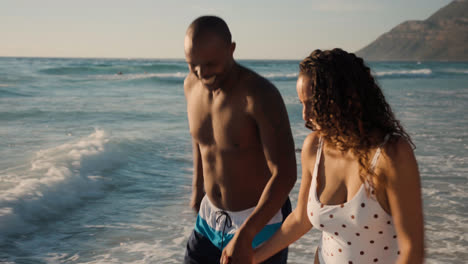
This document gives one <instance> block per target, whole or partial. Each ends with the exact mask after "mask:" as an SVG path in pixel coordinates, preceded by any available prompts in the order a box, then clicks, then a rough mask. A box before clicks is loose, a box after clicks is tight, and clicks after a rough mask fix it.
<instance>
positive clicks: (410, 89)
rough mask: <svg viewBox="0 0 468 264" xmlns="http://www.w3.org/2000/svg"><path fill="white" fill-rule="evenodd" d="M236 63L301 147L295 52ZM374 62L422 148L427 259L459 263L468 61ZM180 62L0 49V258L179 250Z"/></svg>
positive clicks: (300, 251) (464, 214)
mask: <svg viewBox="0 0 468 264" xmlns="http://www.w3.org/2000/svg"><path fill="white" fill-rule="evenodd" d="M240 63H241V64H242V65H245V66H247V67H249V68H251V69H253V70H255V71H257V72H258V73H260V74H261V75H263V76H265V77H266V78H268V79H269V80H270V81H271V82H273V83H274V84H275V85H276V86H277V87H278V89H279V90H280V92H281V94H282V96H283V98H284V101H285V103H286V106H287V109H288V113H289V116H290V121H291V126H292V131H293V134H294V139H295V144H296V148H301V146H302V142H303V140H304V138H305V136H306V135H307V133H308V130H307V129H305V128H304V126H303V121H302V120H301V106H300V105H299V102H298V99H297V97H296V93H295V81H296V78H297V70H298V61H254V60H248V61H240ZM370 66H371V68H372V69H373V72H374V74H375V76H376V77H377V79H378V81H379V83H380V84H381V86H382V89H383V91H384V93H385V95H386V97H387V100H388V101H389V102H390V104H391V106H392V107H393V109H394V111H395V113H396V116H397V117H398V118H399V119H400V120H401V121H402V123H403V125H404V126H405V127H406V129H407V131H408V132H409V133H410V135H411V136H412V137H413V140H414V142H415V144H416V146H417V148H416V150H415V153H416V157H417V160H418V163H419V170H420V172H421V176H422V186H423V196H424V197H423V199H424V216H425V229H426V248H427V261H426V263H464V261H466V260H467V259H468V253H467V251H466V249H467V248H468V237H467V230H468V210H467V204H468V192H467V191H468V190H467V180H468V155H467V150H468V138H467V136H468V119H467V116H468V103H467V102H468V63H425V62H420V63H416V62H414V63H397V62H391V63H385V62H379V63H370ZM118 72H122V73H123V74H122V75H118V74H117V73H118ZM186 74H187V66H186V65H185V63H184V61H181V60H138V59H57V58H0V156H1V159H0V262H1V263H181V262H182V259H183V255H184V248H185V243H186V240H187V238H188V236H189V234H190V232H191V230H192V228H193V225H194V221H195V215H194V214H193V213H192V211H191V209H190V208H189V205H188V203H189V197H190V191H191V187H190V185H191V174H192V161H191V143H190V135H189V133H188V124H187V118H186V116H187V115H186V108H185V99H184V95H183V88H182V86H183V79H184V77H185V75H186ZM297 155H299V153H298V154H297ZM299 160H300V159H299V158H298V161H299ZM298 167H299V170H298V171H299V172H300V164H298ZM299 183H300V174H299V175H298V181H297V183H296V186H295V188H294V189H293V191H292V193H291V200H292V203H293V207H295V205H296V201H297V194H298V190H299ZM318 238H319V233H318V232H317V231H311V232H309V233H308V234H306V235H305V236H304V237H303V238H301V239H300V240H299V241H298V242H296V243H294V244H293V245H291V247H290V257H289V263H311V262H312V258H313V253H314V252H315V249H316V245H317V242H318Z"/></svg>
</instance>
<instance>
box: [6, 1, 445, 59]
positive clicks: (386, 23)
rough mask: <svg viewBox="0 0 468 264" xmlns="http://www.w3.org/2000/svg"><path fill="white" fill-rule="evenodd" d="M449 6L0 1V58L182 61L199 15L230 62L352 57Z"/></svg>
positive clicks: (427, 3)
mask: <svg viewBox="0 0 468 264" xmlns="http://www.w3.org/2000/svg"><path fill="white" fill-rule="evenodd" d="M450 2H451V1H450V0H409V1H408V0H308V1H306V0H235V1H234V0H232V1H227V0H224V1H223V0H199V1H194V0H192V1H190V0H164V1H163V0H152V1H150V0H131V1H130V0H113V1H108V0H80V1H71V0H41V1H34V0H0V56H12V57H87V58H176V59H183V58H184V47H183V42H184V35H185V31H186V28H187V26H188V25H189V24H190V23H191V22H192V21H193V20H194V19H195V18H197V17H199V16H201V15H217V16H220V17H222V18H223V19H224V20H225V21H226V22H227V24H228V26H229V28H230V30H231V33H232V36H233V41H235V42H236V46H237V47H236V51H235V53H234V57H235V58H237V59H299V58H303V57H305V56H306V55H308V54H309V53H310V52H311V51H312V50H314V49H317V48H319V49H329V48H335V47H340V48H342V49H345V50H347V51H351V52H354V51H357V50H359V49H361V48H363V47H364V46H366V45H368V44H369V43H371V42H372V41H374V40H375V39H376V38H377V37H379V36H380V35H381V34H383V33H385V32H388V31H389V30H391V29H392V28H393V27H395V26H397V25H398V24H400V23H402V22H404V21H406V20H424V19H426V18H428V17H429V16H430V15H431V14H433V13H434V12H436V11H437V10H438V9H439V8H441V7H443V6H445V5H447V4H449V3H450Z"/></svg>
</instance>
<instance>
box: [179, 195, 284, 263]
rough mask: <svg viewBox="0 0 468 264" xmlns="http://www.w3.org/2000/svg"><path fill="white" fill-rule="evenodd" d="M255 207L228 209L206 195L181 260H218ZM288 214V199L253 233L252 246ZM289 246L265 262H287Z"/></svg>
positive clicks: (264, 239)
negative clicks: (221, 207) (219, 206)
mask: <svg viewBox="0 0 468 264" xmlns="http://www.w3.org/2000/svg"><path fill="white" fill-rule="evenodd" d="M254 209H255V208H249V209H246V210H243V211H237V212H231V211H225V210H222V209H219V208H217V207H216V206H215V205H213V204H212V203H211V201H210V200H209V199H208V197H207V196H205V197H204V198H203V200H202V202H201V204H200V211H199V213H198V216H197V221H196V223H195V229H194V231H193V233H192V234H191V236H190V237H189V240H188V243H187V250H186V254H185V260H184V263H186V264H189V263H190V264H196V263H216V264H218V263H219V258H220V257H221V252H222V250H223V248H224V247H225V246H226V245H227V244H228V243H229V241H231V239H232V238H233V237H234V234H235V233H236V231H237V230H238V229H239V228H240V226H241V225H242V224H243V223H244V221H245V219H247V217H249V216H250V214H251V213H252V212H253V211H254ZM289 213H291V202H290V201H289V199H288V200H287V201H286V202H285V204H284V205H283V208H282V209H281V210H280V211H278V213H276V214H275V215H274V216H273V218H272V219H271V220H270V221H269V222H268V224H267V225H266V226H265V227H264V228H263V229H262V230H261V231H260V232H259V233H258V234H257V235H256V236H255V238H254V240H253V242H252V247H253V248H255V247H257V246H259V245H260V244H261V243H263V242H265V241H266V240H268V239H269V238H270V237H271V236H272V235H273V234H274V233H275V232H276V231H277V230H278V229H279V228H280V227H281V224H282V222H283V221H284V220H285V219H286V217H287V216H288V215H289ZM287 254H288V249H287V248H286V249H284V250H283V251H281V252H279V253H278V254H277V255H275V256H273V257H272V258H271V259H269V260H267V261H266V262H264V263H286V260H287Z"/></svg>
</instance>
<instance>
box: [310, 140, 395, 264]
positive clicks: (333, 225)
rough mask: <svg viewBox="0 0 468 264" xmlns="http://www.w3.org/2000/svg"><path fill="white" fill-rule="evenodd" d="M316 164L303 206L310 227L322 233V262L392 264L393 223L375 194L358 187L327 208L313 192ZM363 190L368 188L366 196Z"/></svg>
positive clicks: (364, 185)
mask: <svg viewBox="0 0 468 264" xmlns="http://www.w3.org/2000/svg"><path fill="white" fill-rule="evenodd" d="M317 153H318V154H317V164H316V165H315V166H316V167H315V168H314V171H313V175H312V182H311V186H310V193H309V197H308V200H309V202H308V204H307V212H308V213H307V216H308V217H309V220H310V222H311V224H312V225H313V226H315V227H317V228H318V229H319V230H321V231H322V241H321V245H320V246H319V254H320V255H321V258H323V259H324V262H325V263H348V264H353V263H379V264H380V263H384V264H389V263H395V262H396V260H397V258H398V255H399V254H400V251H399V250H398V242H397V239H396V238H397V234H396V231H395V228H394V226H393V221H392V218H391V216H390V215H388V214H387V213H386V212H385V211H384V210H383V209H382V207H381V206H380V204H379V202H378V200H377V199H376V196H375V194H376V192H375V190H374V189H372V187H370V186H369V185H367V184H366V183H365V184H362V185H361V187H360V189H359V190H358V191H357V192H356V193H355V194H354V197H352V198H349V199H348V201H345V202H341V203H336V204H333V205H328V202H326V201H325V200H322V202H323V203H322V202H321V201H320V197H319V195H318V194H317V193H316V190H317V189H318V188H317V166H318V164H319V162H320V155H321V147H319V152H317ZM366 187H368V188H371V189H370V194H372V195H371V196H368V195H367V192H366Z"/></svg>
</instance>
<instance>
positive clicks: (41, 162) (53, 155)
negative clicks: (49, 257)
mask: <svg viewBox="0 0 468 264" xmlns="http://www.w3.org/2000/svg"><path fill="white" fill-rule="evenodd" d="M114 146H115V145H112V144H111V140H110V136H109V135H108V134H107V133H105V132H104V131H103V130H96V131H95V132H94V133H92V134H91V135H89V136H87V137H85V138H82V139H80V140H78V141H75V142H71V143H65V144H62V145H60V146H57V147H53V148H49V149H45V150H41V151H39V152H37V153H36V155H35V157H34V158H33V160H32V161H31V165H30V167H29V168H28V166H23V168H21V167H20V168H16V169H13V170H5V171H3V172H2V171H0V175H1V176H2V178H4V180H2V182H0V184H1V185H0V187H1V189H2V192H1V193H0V234H1V235H8V234H12V233H25V232H30V231H33V230H35V228H36V226H37V225H38V224H40V223H41V222H44V221H47V220H49V219H53V218H57V217H60V215H62V214H63V213H64V211H65V210H69V209H72V208H74V207H76V206H78V205H79V204H81V203H82V202H83V200H84V199H93V198H99V197H101V196H103V195H104V194H105V193H104V190H103V187H104V185H105V184H106V179H105V178H103V177H102V175H101V172H102V171H103V170H109V169H113V168H116V167H118V166H119V165H120V164H121V163H122V162H123V161H124V158H123V156H122V155H121V154H120V152H119V151H118V149H116V148H115V147H114Z"/></svg>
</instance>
